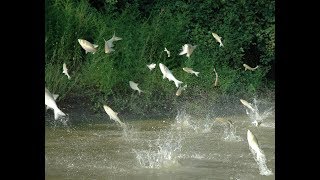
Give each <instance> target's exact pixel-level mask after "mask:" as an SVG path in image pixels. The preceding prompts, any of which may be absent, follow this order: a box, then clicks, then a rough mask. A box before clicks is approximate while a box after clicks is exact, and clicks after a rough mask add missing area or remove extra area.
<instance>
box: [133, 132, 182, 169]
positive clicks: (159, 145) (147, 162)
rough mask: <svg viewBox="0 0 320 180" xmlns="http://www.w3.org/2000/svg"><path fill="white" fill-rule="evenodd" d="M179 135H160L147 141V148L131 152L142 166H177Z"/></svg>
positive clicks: (153, 167)
mask: <svg viewBox="0 0 320 180" xmlns="http://www.w3.org/2000/svg"><path fill="white" fill-rule="evenodd" d="M181 140H182V138H181V136H178V137H177V136H174V135H173V134H172V133H169V134H168V135H167V136H166V137H164V138H161V137H160V136H159V137H158V139H156V140H155V141H149V142H148V147H149V149H147V150H136V149H133V152H134V153H135V155H136V159H137V161H138V163H139V165H140V166H141V167H143V168H150V169H160V168H169V167H174V166H179V162H178V155H179V153H180V152H181Z"/></svg>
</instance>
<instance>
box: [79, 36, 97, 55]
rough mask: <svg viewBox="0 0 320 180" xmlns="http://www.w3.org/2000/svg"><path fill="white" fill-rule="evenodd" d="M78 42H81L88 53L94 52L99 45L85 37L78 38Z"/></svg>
mask: <svg viewBox="0 0 320 180" xmlns="http://www.w3.org/2000/svg"><path fill="white" fill-rule="evenodd" d="M78 42H79V44H80V46H81V47H82V48H83V49H84V50H85V51H86V54H87V53H88V52H92V54H94V53H95V52H96V51H97V47H98V45H96V44H92V43H90V42H89V41H87V40H84V39H78Z"/></svg>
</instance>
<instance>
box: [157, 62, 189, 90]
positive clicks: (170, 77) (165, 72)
mask: <svg viewBox="0 0 320 180" xmlns="http://www.w3.org/2000/svg"><path fill="white" fill-rule="evenodd" d="M159 67H160V70H161V72H162V74H163V77H162V78H163V79H165V78H168V80H169V81H173V82H174V84H175V85H176V87H177V88H178V87H179V84H182V83H183V82H182V81H179V80H177V79H176V78H175V77H174V76H173V74H172V73H171V71H170V70H169V69H168V68H167V67H166V66H165V65H163V64H162V63H159Z"/></svg>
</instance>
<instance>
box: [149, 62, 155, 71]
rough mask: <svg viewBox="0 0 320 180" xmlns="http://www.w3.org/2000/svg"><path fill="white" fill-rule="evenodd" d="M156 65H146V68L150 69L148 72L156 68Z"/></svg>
mask: <svg viewBox="0 0 320 180" xmlns="http://www.w3.org/2000/svg"><path fill="white" fill-rule="evenodd" d="M156 65H157V64H155V63H152V64H148V65H147V67H148V68H149V69H150V71H152V70H153V69H154V68H155V67H156Z"/></svg>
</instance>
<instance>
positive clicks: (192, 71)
mask: <svg viewBox="0 0 320 180" xmlns="http://www.w3.org/2000/svg"><path fill="white" fill-rule="evenodd" d="M182 69H183V70H184V71H185V72H187V73H190V74H195V75H196V76H198V74H199V73H200V72H195V71H194V70H193V69H192V68H188V67H184V68H182Z"/></svg>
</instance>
